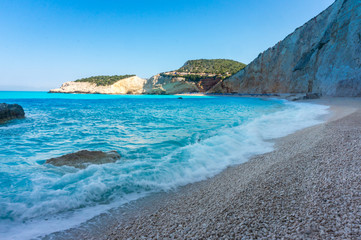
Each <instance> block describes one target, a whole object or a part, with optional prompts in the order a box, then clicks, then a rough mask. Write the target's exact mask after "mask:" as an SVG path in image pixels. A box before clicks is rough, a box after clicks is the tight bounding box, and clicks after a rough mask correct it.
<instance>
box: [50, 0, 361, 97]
mask: <svg viewBox="0 0 361 240" xmlns="http://www.w3.org/2000/svg"><path fill="white" fill-rule="evenodd" d="M346 3H347V4H346ZM359 4H360V3H359V1H356V0H354V1H342V0H337V1H335V2H334V3H333V4H332V5H331V6H330V7H329V8H327V9H326V10H325V11H323V12H322V13H320V14H319V15H318V16H316V17H314V18H312V19H311V20H310V21H308V22H307V23H305V24H304V25H303V26H301V27H299V28H297V29H296V30H295V31H294V32H293V33H292V34H290V35H288V36H287V37H286V38H285V39H284V40H283V41H280V42H278V43H277V44H276V45H275V46H273V47H271V48H269V49H268V50H266V51H265V52H263V53H261V54H259V56H258V57H257V58H256V59H255V60H253V61H252V62H251V63H250V64H249V65H248V66H246V65H245V64H242V63H239V62H236V61H232V60H225V59H213V60H205V59H200V60H192V61H187V62H186V63H185V65H184V66H183V67H181V68H180V69H178V70H176V71H170V72H165V73H160V74H157V75H154V76H153V77H151V78H150V79H147V80H146V79H141V78H138V77H136V76H132V77H129V76H128V77H127V78H125V77H121V76H120V77H121V78H119V81H116V82H112V81H108V82H107V83H109V84H111V85H107V86H98V85H97V83H96V82H93V81H90V80H92V79H93V78H89V79H83V80H78V81H75V82H67V83H64V84H63V85H62V86H61V87H60V88H59V89H53V90H50V92H71V93H76V92H81V93H117V94H179V93H186V92H188V93H189V92H206V93H218V94H223V93H228V94H229V93H237V94H269V93H318V94H320V95H324V96H352V97H360V96H361V34H360V31H359V29H361V22H360V21H359V19H360V16H361V8H360V7H359ZM109 78H110V79H115V78H114V76H112V77H109ZM79 81H81V82H79Z"/></svg>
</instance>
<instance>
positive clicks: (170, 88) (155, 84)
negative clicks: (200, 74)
mask: <svg viewBox="0 0 361 240" xmlns="http://www.w3.org/2000/svg"><path fill="white" fill-rule="evenodd" d="M144 92H145V93H146V94H177V93H185V92H199V90H198V87H197V85H196V84H195V83H194V82H189V81H186V80H185V79H184V78H182V77H172V76H165V75H161V74H157V75H155V76H153V77H151V78H150V79H149V80H148V81H147V83H146V84H145V85H144Z"/></svg>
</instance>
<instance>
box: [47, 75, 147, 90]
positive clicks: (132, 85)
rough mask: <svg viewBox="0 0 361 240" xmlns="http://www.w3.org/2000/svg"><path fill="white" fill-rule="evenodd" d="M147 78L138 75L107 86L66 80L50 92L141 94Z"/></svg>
mask: <svg viewBox="0 0 361 240" xmlns="http://www.w3.org/2000/svg"><path fill="white" fill-rule="evenodd" d="M146 81H147V80H145V79H143V78H140V77H138V76H133V77H129V78H125V79H122V80H119V81H117V82H115V83H114V84H112V85H108V86H98V85H96V84H95V83H90V82H66V83H64V84H63V85H62V86H61V87H60V88H57V89H52V90H50V91H49V92H51V93H102V94H142V93H143V92H144V84H145V83H146Z"/></svg>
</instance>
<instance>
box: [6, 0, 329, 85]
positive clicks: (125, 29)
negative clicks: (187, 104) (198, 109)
mask: <svg viewBox="0 0 361 240" xmlns="http://www.w3.org/2000/svg"><path fill="white" fill-rule="evenodd" d="M333 2H334V0H317V1H315V0H192V1H191V0H0V90H29V91H30V90H40V91H47V90H49V89H52V88H58V87H60V85H61V84H62V83H64V82H67V81H73V80H76V79H79V78H83V77H90V76H96V75H123V74H137V75H138V76H140V77H143V78H149V77H151V76H152V75H155V74H157V73H160V72H165V71H170V70H175V69H178V68H179V67H181V66H182V65H183V64H184V63H185V62H186V61H187V60H190V59H200V58H207V59H213V58H225V59H233V60H237V61H240V62H243V63H246V64H248V63H250V62H251V61H252V60H253V59H254V58H256V57H257V55H258V54H259V53H261V52H263V51H264V50H266V49H267V48H269V47H271V46H273V45H275V44H276V43H277V42H278V41H280V40H282V39H283V38H285V37H286V36H287V35H288V34H290V33H292V32H293V31H294V30H295V29H296V28H297V27H299V26H301V25H303V24H304V23H306V22H307V21H308V20H310V19H311V18H312V17H314V16H316V15H317V14H319V13H320V12H321V11H323V10H324V9H326V8H327V7H328V6H329V5H331V4H332V3H333Z"/></svg>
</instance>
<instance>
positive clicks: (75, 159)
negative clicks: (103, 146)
mask: <svg viewBox="0 0 361 240" xmlns="http://www.w3.org/2000/svg"><path fill="white" fill-rule="evenodd" d="M120 157H121V156H120V154H119V153H118V152H117V151H110V152H102V151H88V150H81V151H79V152H75V153H69V154H66V155H63V156H61V157H57V158H51V159H48V160H46V162H45V163H46V164H52V165H54V166H58V167H59V166H64V165H66V166H72V167H76V168H86V167H87V166H88V165H90V164H104V163H112V162H116V161H117V160H119V159H120Z"/></svg>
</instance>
